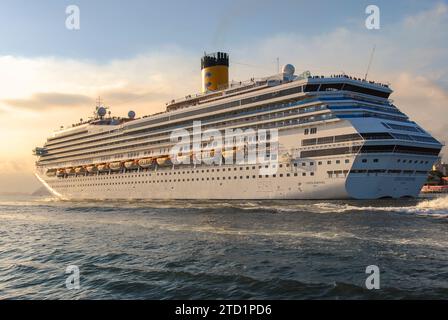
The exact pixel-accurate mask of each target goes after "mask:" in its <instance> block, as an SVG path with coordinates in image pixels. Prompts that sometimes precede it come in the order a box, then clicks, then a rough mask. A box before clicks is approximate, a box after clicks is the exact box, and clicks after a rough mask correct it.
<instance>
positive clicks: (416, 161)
mask: <svg viewBox="0 0 448 320" xmlns="http://www.w3.org/2000/svg"><path fill="white" fill-rule="evenodd" d="M367 161H368V160H367V159H362V163H367ZM372 161H373V162H374V163H378V162H379V159H373V160H372ZM397 162H398V163H400V162H402V163H419V162H420V164H428V163H429V161H428V160H426V161H425V160H407V159H397Z"/></svg>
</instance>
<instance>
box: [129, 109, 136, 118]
mask: <svg viewBox="0 0 448 320" xmlns="http://www.w3.org/2000/svg"><path fill="white" fill-rule="evenodd" d="M128 118H129V119H134V118H135V112H134V111H132V110H131V111H129V112H128Z"/></svg>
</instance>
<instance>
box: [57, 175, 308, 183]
mask: <svg viewBox="0 0 448 320" xmlns="http://www.w3.org/2000/svg"><path fill="white" fill-rule="evenodd" d="M308 174H309V175H310V176H314V172H309V173H306V172H302V174H301V175H302V176H303V177H306V176H307V175H308ZM297 176H299V174H298V173H297V172H294V173H285V174H283V173H280V174H273V175H258V176H257V175H252V176H239V177H238V176H234V177H233V178H232V177H231V176H229V177H216V178H215V177H211V178H210V177H207V178H191V179H190V178H186V179H185V178H184V179H169V180H146V181H129V182H110V183H92V184H80V185H62V186H61V187H94V186H108V185H123V184H125V185H128V184H149V183H163V182H190V181H191V182H194V181H215V180H216V181H219V180H237V179H240V180H241V179H251V178H252V179H256V178H257V177H258V178H260V179H262V178H263V177H264V178H271V177H272V178H277V177H278V178H284V177H297Z"/></svg>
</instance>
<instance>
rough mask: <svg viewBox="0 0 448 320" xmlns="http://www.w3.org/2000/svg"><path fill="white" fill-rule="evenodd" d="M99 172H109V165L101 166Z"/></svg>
mask: <svg viewBox="0 0 448 320" xmlns="http://www.w3.org/2000/svg"><path fill="white" fill-rule="evenodd" d="M98 171H100V172H105V171H109V166H108V165H107V163H103V164H99V165H98Z"/></svg>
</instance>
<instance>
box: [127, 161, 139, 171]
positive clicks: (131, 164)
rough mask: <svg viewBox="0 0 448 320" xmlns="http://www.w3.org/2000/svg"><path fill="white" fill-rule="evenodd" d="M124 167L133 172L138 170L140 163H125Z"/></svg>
mask: <svg viewBox="0 0 448 320" xmlns="http://www.w3.org/2000/svg"><path fill="white" fill-rule="evenodd" d="M124 166H125V168H126V169H128V170H132V169H138V163H137V161H136V160H131V161H126V162H125V163H124Z"/></svg>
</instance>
